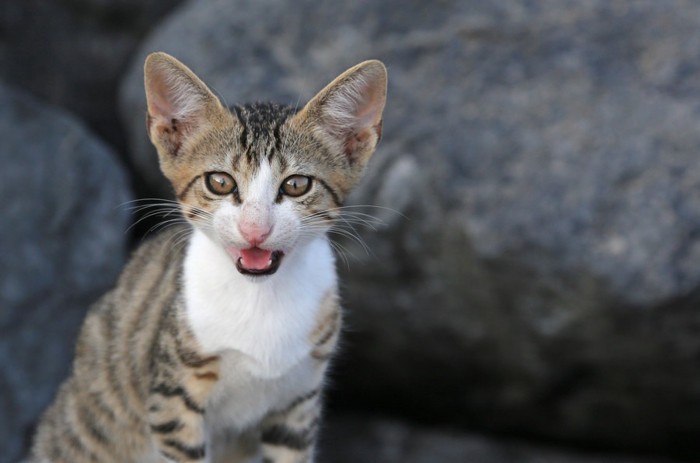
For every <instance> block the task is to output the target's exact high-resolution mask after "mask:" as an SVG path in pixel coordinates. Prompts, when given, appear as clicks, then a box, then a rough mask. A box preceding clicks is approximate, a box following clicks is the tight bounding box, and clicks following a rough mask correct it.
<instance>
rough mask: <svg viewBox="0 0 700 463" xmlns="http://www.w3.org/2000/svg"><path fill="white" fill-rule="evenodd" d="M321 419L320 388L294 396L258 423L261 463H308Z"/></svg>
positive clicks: (309, 462)
mask: <svg viewBox="0 0 700 463" xmlns="http://www.w3.org/2000/svg"><path fill="white" fill-rule="evenodd" d="M320 417H321V400H320V389H315V390H313V391H310V392H309V393H307V394H305V395H302V396H300V397H298V398H297V399H296V400H294V401H293V402H292V403H291V404H290V405H289V406H288V407H287V408H286V409H285V410H283V411H280V412H276V413H273V414H271V415H269V416H268V417H267V418H266V419H265V420H264V421H263V424H262V428H261V443H262V454H263V462H264V463H311V462H313V461H314V459H313V457H314V446H315V441H316V432H317V429H318V424H319V420H320Z"/></svg>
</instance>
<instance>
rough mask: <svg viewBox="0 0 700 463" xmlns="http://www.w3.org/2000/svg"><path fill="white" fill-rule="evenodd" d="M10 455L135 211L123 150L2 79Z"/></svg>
mask: <svg viewBox="0 0 700 463" xmlns="http://www.w3.org/2000/svg"><path fill="white" fill-rule="evenodd" d="M0 140H2V143H1V144H0V164H1V165H2V169H0V197H2V204H1V205H0V223H1V224H2V226H1V227H0V408H1V409H2V412H1V413H0V462H3V463H6V462H14V461H16V460H17V459H18V458H19V456H20V455H21V452H22V451H23V449H24V447H25V446H26V445H27V444H28V442H29V439H30V437H31V433H32V426H33V424H34V422H35V420H36V418H37V416H38V415H39V413H40V412H41V411H42V410H43V409H44V407H45V406H46V405H47V404H48V402H49V401H50V400H51V399H52V397H53V394H54V392H55V390H56V388H57V386H58V384H59V382H60V381H62V380H63V379H64V378H65V377H66V376H67V374H68V371H69V366H70V362H71V359H72V356H73V345H74V343H75V338H76V335H77V330H78V328H79V326H80V324H81V321H82V318H83V315H84V314H85V311H86V309H87V308H88V306H89V304H90V303H92V301H93V300H95V299H96V298H97V297H98V296H99V295H100V294H101V293H102V292H104V291H105V290H106V289H108V288H109V287H110V286H111V285H112V284H113V282H114V280H115V278H116V275H117V274H118V272H119V270H120V268H121V266H122V264H123V262H124V252H125V245H126V241H127V238H128V234H127V233H126V230H127V227H128V223H129V219H130V215H129V213H128V209H127V208H126V207H124V203H125V202H126V201H128V200H129V199H130V198H131V194H130V192H129V187H128V180H127V178H126V176H125V174H124V171H123V168H122V167H121V166H120V165H119V164H118V163H117V161H116V160H115V157H114V153H113V152H112V151H111V149H109V148H108V147H107V146H106V145H104V144H103V143H102V142H101V141H100V140H98V139H97V138H95V137H94V136H93V135H91V134H90V133H89V132H88V131H87V130H86V129H85V128H84V127H83V126H82V125H81V124H80V123H79V122H78V121H76V120H75V119H74V118H73V117H72V116H70V115H68V114H66V113H63V112H61V111H58V110H55V109H50V108H48V107H45V106H43V105H41V104H39V103H38V102H36V101H34V100H33V99H31V98H29V97H27V96H25V95H23V94H21V93H19V92H17V91H14V90H12V89H10V88H9V87H7V86H4V85H0Z"/></svg>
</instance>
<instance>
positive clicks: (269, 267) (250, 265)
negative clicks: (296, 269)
mask: <svg viewBox="0 0 700 463" xmlns="http://www.w3.org/2000/svg"><path fill="white" fill-rule="evenodd" d="M239 252H240V256H239V257H238V259H236V269H238V271H239V272H241V273H242V274H244V275H254V276H258V275H272V274H273V273H275V272H276V271H277V269H278V268H279V266H280V262H281V261H282V257H284V253H283V252H282V251H269V250H267V249H261V248H258V247H254V248H249V249H241V250H240V251H239Z"/></svg>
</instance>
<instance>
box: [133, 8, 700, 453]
mask: <svg viewBox="0 0 700 463" xmlns="http://www.w3.org/2000/svg"><path fill="white" fill-rule="evenodd" d="M311 25H312V26H311ZM154 50H163V51H166V52H170V53H172V54H174V55H175V56H177V57H179V58H180V59H181V60H183V61H184V62H185V63H187V64H188V65H190V66H191V67H192V68H193V69H194V70H195V72H197V73H198V74H199V75H201V76H202V77H203V78H204V79H205V80H206V81H208V82H209V83H211V84H212V86H213V88H214V89H215V90H216V91H217V92H218V93H219V94H220V95H222V97H223V98H224V100H225V101H227V102H229V103H233V102H239V101H245V100H251V99H260V98H265V99H267V98H272V99H278V100H282V101H287V102H291V103H292V104H294V103H296V102H298V101H301V102H303V101H305V100H306V99H307V98H309V97H310V96H312V95H313V93H314V92H315V91H317V90H318V89H319V88H321V87H322V86H323V85H324V84H325V83H326V82H328V81H329V80H330V79H332V78H333V77H334V76H335V75H337V74H338V73H339V72H341V71H342V70H344V69H346V68H347V67H349V66H350V65H352V64H355V63H356V62H359V61H360V60H363V59H367V58H379V59H382V60H384V61H385V63H386V64H387V65H388V68H389V73H390V87H389V101H388V105H387V112H386V118H385V129H384V134H385V139H384V140H383V142H382V145H381V147H380V150H379V152H378V154H377V156H376V159H375V161H374V162H373V164H372V165H371V166H370V171H369V173H368V178H367V181H366V182H365V183H364V184H363V187H362V188H361V189H360V191H359V192H358V194H357V195H356V196H355V198H354V202H355V203H358V204H377V205H380V206H384V207H389V208H392V209H394V210H395V212H392V211H388V210H385V209H370V212H372V213H373V214H375V215H377V216H378V217H379V218H380V219H381V220H383V221H384V222H385V226H384V228H383V229H381V230H380V231H378V232H376V233H372V232H366V231H362V236H363V237H364V240H365V241H366V242H367V244H368V245H369V247H370V248H371V253H369V254H365V253H364V251H363V250H362V247H361V246H359V245H358V244H356V243H353V242H345V243H344V244H343V245H344V246H345V247H346V249H347V253H348V254H350V255H352V257H351V259H350V260H351V264H350V270H349V271H348V272H345V273H347V274H346V275H345V276H344V281H345V283H344V286H343V288H344V295H345V301H346V304H347V306H348V307H349V309H350V310H349V313H350V315H349V325H350V330H349V332H348V336H347V337H346V339H347V342H346V354H345V356H344V358H343V361H342V362H341V363H340V364H339V366H338V368H337V369H336V376H337V377H338V381H337V384H338V385H339V390H340V395H341V397H342V399H343V400H345V402H346V403H351V402H352V403H355V404H359V405H362V406H364V407H367V408H372V409H375V408H377V407H383V408H389V409H392V410H395V411H397V412H401V413H407V410H408V412H409V413H411V414H413V415H415V416H416V417H420V418H421V419H424V420H428V419H429V420H431V421H442V422H451V423H454V424H460V425H465V426H472V427H476V426H478V427H485V428H488V429H492V430H506V431H509V432H520V433H528V434H535V435H539V436H548V437H553V438H557V439H568V440H577V441H579V442H581V443H591V442H594V443H597V444H601V445H608V446H619V447H627V448H629V447H636V448H655V449H658V450H664V451H675V452H681V453H682V452H688V453H690V454H695V455H697V454H698V452H700V441H699V440H698V439H697V432H698V430H699V429H700V414H698V413H697V410H700V392H699V391H700V369H699V368H698V364H699V362H700V336H698V334H697V333H698V330H700V312H698V310H697V306H698V303H700V265H698V262H700V163H699V162H698V157H697V147H698V146H700V130H698V127H699V126H700V111H699V109H700V103H698V101H700V98H699V97H700V78H699V77H700V64H698V63H699V62H698V60H697V56H699V55H700V4H697V3H694V2H688V1H682V0H663V1H658V0H641V1H637V2H625V1H609V0H592V1H586V2H578V1H573V0H571V1H560V0H545V1H541V2H529V1H513V2H483V1H476V0H474V1H463V0H446V1H441V2H424V1H419V0H409V1H402V2H399V1H394V0H385V1H375V2H343V3H330V2H329V3H324V4H318V3H317V2H312V1H310V0H302V1H298V2H294V3H288V2H281V1H274V0H265V1H252V0H250V1H245V0H239V1H230V0H200V1H191V2H189V3H187V4H185V5H184V6H183V8H182V10H181V11H180V12H179V13H178V14H176V15H174V16H172V17H170V18H169V20H168V21H167V22H165V23H164V24H163V25H162V27H160V28H158V30H157V31H155V32H154V34H153V35H151V36H150V38H149V39H148V40H147V42H146V43H145V44H144V45H143V46H142V48H141V50H140V52H139V54H138V56H136V58H135V60H134V64H133V67H132V69H131V70H130V71H129V73H128V75H127V77H126V78H125V80H124V83H123V87H122V90H121V96H120V105H121V111H122V115H123V120H124V123H125V125H126V126H127V129H128V131H129V135H130V140H131V141H130V147H131V152H132V156H133V162H134V163H135V164H137V165H139V166H140V170H141V172H143V175H144V177H145V178H146V179H147V180H148V181H149V182H152V184H153V185H159V188H160V190H161V191H163V192H167V191H168V188H167V186H166V185H165V183H164V181H162V180H161V176H160V174H159V173H158V170H157V162H156V156H155V154H154V152H153V150H152V148H151V147H150V146H149V145H148V142H147V141H146V138H145V130H144V127H143V121H142V118H141V117H139V115H140V114H143V111H144V106H145V103H144V99H143V88H142V83H141V81H142V75H141V68H142V62H143V57H144V56H145V55H146V54H147V53H148V52H151V51H154ZM159 182H160V183H159Z"/></svg>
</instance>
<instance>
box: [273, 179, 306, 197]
mask: <svg viewBox="0 0 700 463" xmlns="http://www.w3.org/2000/svg"><path fill="white" fill-rule="evenodd" d="M310 189H311V177H307V176H305V175H292V176H291V177H287V178H286V179H285V180H284V182H282V186H281V187H280V193H282V194H284V195H287V196H292V197H296V196H301V195H303V194H304V193H307V192H308V191H309V190H310Z"/></svg>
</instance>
